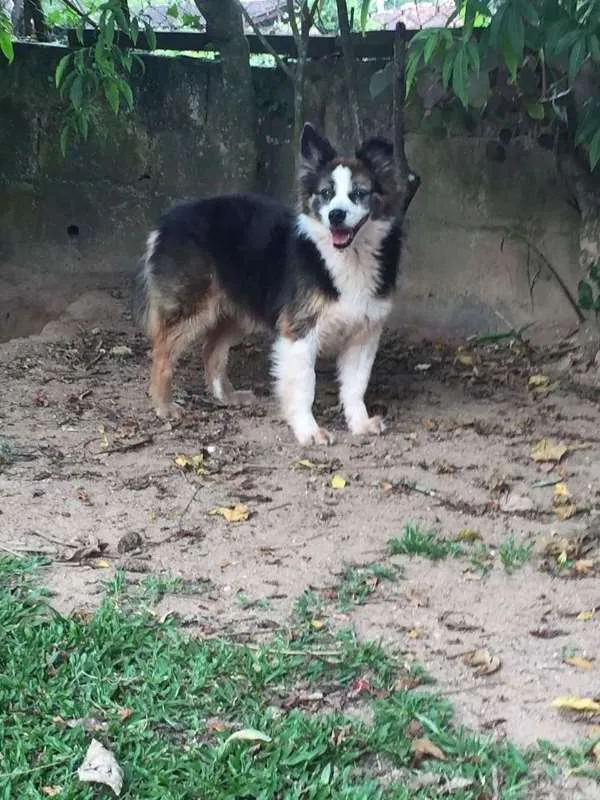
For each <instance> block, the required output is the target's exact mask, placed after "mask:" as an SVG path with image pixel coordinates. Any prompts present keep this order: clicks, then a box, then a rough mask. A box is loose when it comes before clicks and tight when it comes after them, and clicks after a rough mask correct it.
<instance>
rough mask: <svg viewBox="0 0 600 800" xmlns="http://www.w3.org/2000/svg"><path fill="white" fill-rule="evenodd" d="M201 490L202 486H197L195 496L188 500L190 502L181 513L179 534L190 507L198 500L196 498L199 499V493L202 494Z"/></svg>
mask: <svg viewBox="0 0 600 800" xmlns="http://www.w3.org/2000/svg"><path fill="white" fill-rule="evenodd" d="M200 489H202V485H200V486H196V489H195V491H194V494H193V495H192V496H191V497H190V499H189V500H188V502H187V503H186V506H185V508H184V509H183V511H182V512H181V514H180V515H179V521H178V532H181V530H182V528H183V518H184V517H185V515H186V514H187V512H188V511H189V510H190V506H191V505H192V503H193V502H194V500H195V499H196V497H198V494H199V492H200ZM167 541H168V540H167Z"/></svg>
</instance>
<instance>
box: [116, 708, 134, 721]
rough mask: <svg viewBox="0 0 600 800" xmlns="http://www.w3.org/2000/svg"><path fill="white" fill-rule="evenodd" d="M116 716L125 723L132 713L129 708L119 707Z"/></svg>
mask: <svg viewBox="0 0 600 800" xmlns="http://www.w3.org/2000/svg"><path fill="white" fill-rule="evenodd" d="M117 714H118V715H119V717H120V718H121V719H122V720H123V722H125V721H126V720H128V719H129V718H130V717H131V716H132V714H133V711H132V710H131V709H130V708H124V707H121V708H119V709H118V710H117Z"/></svg>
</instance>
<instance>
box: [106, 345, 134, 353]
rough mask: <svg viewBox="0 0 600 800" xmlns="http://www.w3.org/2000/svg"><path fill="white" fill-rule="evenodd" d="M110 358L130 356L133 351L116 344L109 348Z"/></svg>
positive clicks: (125, 346)
mask: <svg viewBox="0 0 600 800" xmlns="http://www.w3.org/2000/svg"><path fill="white" fill-rule="evenodd" d="M109 352H110V354H111V356H132V355H133V350H132V349H131V347H127V345H126V344H117V345H115V346H114V347H111V348H110V351H109Z"/></svg>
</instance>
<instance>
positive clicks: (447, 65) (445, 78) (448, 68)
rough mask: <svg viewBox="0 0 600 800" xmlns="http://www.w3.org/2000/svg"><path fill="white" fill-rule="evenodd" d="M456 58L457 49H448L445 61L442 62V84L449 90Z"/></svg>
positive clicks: (445, 89)
mask: <svg viewBox="0 0 600 800" xmlns="http://www.w3.org/2000/svg"><path fill="white" fill-rule="evenodd" d="M455 58H456V50H448V52H447V53H446V55H445V56H444V63H443V64H442V86H443V88H444V91H447V89H448V86H449V84H450V77H451V76H452V69H453V67H454V59H455Z"/></svg>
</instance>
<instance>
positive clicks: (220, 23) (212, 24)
mask: <svg viewBox="0 0 600 800" xmlns="http://www.w3.org/2000/svg"><path fill="white" fill-rule="evenodd" d="M196 6H197V7H198V10H199V11H200V13H201V14H202V16H203V17H204V19H205V20H206V29H207V33H208V34H209V35H210V36H212V37H213V41H214V44H215V46H216V47H218V49H219V53H220V61H221V63H220V68H221V85H220V88H219V102H218V103H215V104H214V106H213V107H214V108H218V109H219V116H220V119H219V123H220V124H219V128H220V130H221V131H222V135H223V138H222V141H223V144H224V145H225V147H226V148H227V155H226V157H225V159H224V167H225V171H226V175H225V177H226V180H227V182H228V184H230V185H231V189H238V190H243V189H253V188H255V183H256V168H257V158H256V142H255V136H256V103H255V97H254V85H253V83H252V73H251V70H250V52H249V49H248V42H247V40H246V37H245V35H244V25H243V20H242V14H241V11H240V9H239V6H238V5H237V3H235V2H234V0H196Z"/></svg>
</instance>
